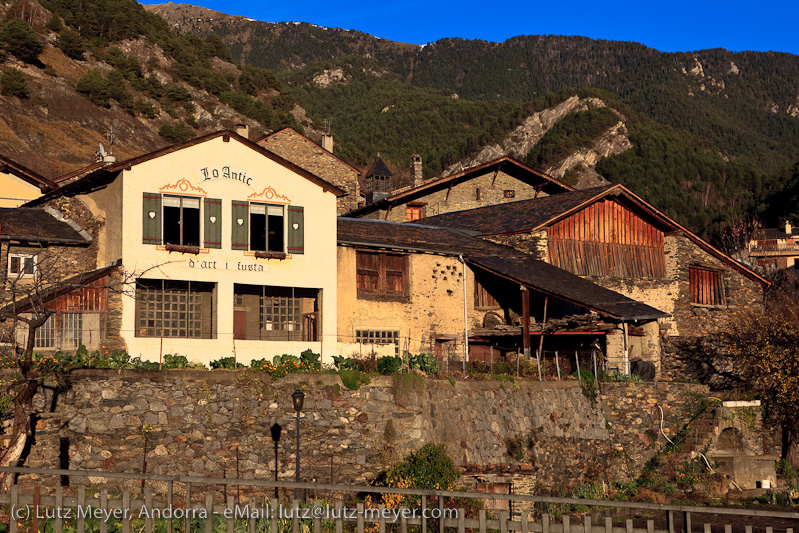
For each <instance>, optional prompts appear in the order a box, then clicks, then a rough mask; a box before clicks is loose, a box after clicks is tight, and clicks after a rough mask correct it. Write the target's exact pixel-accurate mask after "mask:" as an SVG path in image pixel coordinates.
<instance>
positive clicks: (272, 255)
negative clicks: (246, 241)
mask: <svg viewBox="0 0 799 533" xmlns="http://www.w3.org/2000/svg"><path fill="white" fill-rule="evenodd" d="M255 258H256V259H281V260H282V259H285V258H286V253H285V252H262V251H260V250H259V251H257V252H255Z"/></svg>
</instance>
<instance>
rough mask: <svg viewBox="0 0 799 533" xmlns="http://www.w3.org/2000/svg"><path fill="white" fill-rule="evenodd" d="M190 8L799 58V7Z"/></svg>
mask: <svg viewBox="0 0 799 533" xmlns="http://www.w3.org/2000/svg"><path fill="white" fill-rule="evenodd" d="M173 1H176V2H180V1H181V0H173ZM183 1H184V2H185V3H195V5H202V6H204V7H208V8H210V9H215V10H218V11H221V12H223V13H228V14H231V15H242V16H247V17H250V18H254V19H257V20H264V21H268V22H280V21H301V22H310V23H312V24H318V25H320V26H327V27H337V28H344V29H355V30H360V31H363V32H366V33H369V34H371V35H374V36H376V37H382V38H384V39H390V40H393V41H401V42H407V43H413V44H425V43H428V42H433V41H436V40H438V39H441V38H443V37H463V38H466V39H483V40H487V41H504V40H505V39H508V38H509V37H513V36H514V35H526V34H534V35H542V34H543V35H584V36H587V37H592V38H595V39H609V40H618V41H635V42H640V43H643V44H645V45H647V46H650V47H652V48H656V49H658V50H661V51H692V50H701V49H705V48H726V49H728V50H733V51H741V50H760V51H767V50H775V51H779V52H790V53H793V54H799V37H797V32H796V29H795V23H796V20H797V15H799V2H797V1H796V0H793V1H790V2H789V1H784V0H783V1H775V0H764V1H759V2H751V1H749V2H743V1H739V0H729V1H726V2H721V1H718V0H712V1H702V0H695V1H693V2H687V1H684V0H679V1H677V0H659V1H658V0H655V1H647V0H638V1H636V2H632V1H628V0H624V1H613V0H611V1H607V0H604V1H602V0H593V1H591V2H589V1H587V0H572V1H569V2H564V1H553V0H548V1H546V2H540V1H538V0H527V1H524V0H506V1H505V2H500V3H496V4H495V3H493V2H490V1H489V2H485V1H482V2H477V1H475V0H463V1H460V2H455V1H452V2H440V1H437V0H430V1H425V0H407V1H403V0H400V1H396V0H395V1H387V2H380V1H371V2H363V1H361V0H337V1H333V0H324V1H323V0H301V1H291V0H289V1H286V0H259V1H253V0H224V1H223V0H196V2H192V1H191V0H189V1H186V0H183ZM145 3H160V2H158V1H148V2H145Z"/></svg>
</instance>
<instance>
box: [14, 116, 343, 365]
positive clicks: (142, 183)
mask: <svg viewBox="0 0 799 533" xmlns="http://www.w3.org/2000/svg"><path fill="white" fill-rule="evenodd" d="M345 194H346V193H345V191H343V190H342V189H340V188H338V187H336V186H335V185H333V184H331V183H328V182H327V181H325V180H323V179H321V178H320V177H318V176H317V175H315V174H313V173H311V172H309V171H307V170H305V169H303V168H301V167H299V166H298V165H296V164H294V163H292V162H289V161H288V160H286V159H284V158H282V157H280V156H278V155H276V154H274V153H273V152H271V151H269V150H266V149H264V148H263V147H261V146H259V145H257V144H255V143H253V142H251V141H249V140H248V139H246V138H245V137H242V136H240V135H238V134H236V133H234V132H232V131H227V130H225V131H219V132H216V133H212V134H209V135H205V136H203V137H199V138H197V139H194V140H191V141H188V142H185V143H180V144H176V145H172V146H169V147H167V148H164V149H161V150H157V151H154V152H151V153H148V154H144V155H142V156H139V157H135V158H132V159H128V160H126V161H120V162H115V163H111V164H107V165H105V166H103V167H102V168H99V169H97V170H95V171H93V172H90V173H88V174H86V175H85V176H83V177H81V178H79V179H77V180H75V181H73V182H71V183H69V184H67V185H65V186H63V187H62V188H60V189H58V190H57V191H54V192H52V193H49V194H47V195H45V196H43V197H41V198H39V199H37V200H35V201H33V202H31V203H30V204H29V205H30V206H36V205H47V206H50V207H52V208H53V209H56V210H59V211H61V212H69V213H73V214H72V217H73V218H75V219H76V220H77V221H78V222H79V223H80V224H81V225H91V224H96V226H97V228H98V229H97V234H96V236H95V238H94V241H95V246H96V258H95V264H94V265H92V269H93V268H97V266H99V265H105V264H107V263H109V262H116V261H119V263H120V265H121V269H122V270H124V272H125V274H126V276H129V277H133V278H135V279H134V282H135V283H134V284H133V285H134V290H133V291H132V294H131V295H132V296H133V297H132V298H127V297H124V298H123V297H122V296H120V295H118V294H116V295H113V298H110V301H109V307H110V308H111V310H113V311H114V312H116V313H118V316H119V321H118V322H117V323H115V324H114V326H113V329H112V327H111V325H110V324H109V326H108V328H107V330H106V332H105V334H106V335H108V336H118V337H119V339H120V341H121V342H120V343H119V347H124V348H126V349H127V350H128V352H129V353H130V354H131V355H132V356H141V357H142V358H144V359H150V360H153V359H155V358H156V357H158V355H157V354H161V355H163V354H168V353H181V354H184V355H186V356H187V357H189V359H191V360H196V361H200V362H203V363H206V364H207V363H208V362H210V361H211V360H215V359H219V358H221V357H228V356H235V357H237V358H238V359H239V360H240V361H244V362H245V363H249V361H250V360H251V359H254V358H257V359H260V358H263V357H270V358H271V357H272V356H274V355H279V354H282V353H290V354H295V355H298V354H299V353H300V352H301V351H303V350H305V349H308V348H310V349H312V350H313V351H314V352H317V353H322V354H323V356H325V357H326V358H329V357H330V356H331V355H333V353H334V350H335V344H336V343H335V339H336V337H335V336H336V274H335V272H336V265H335V260H336V250H335V247H336V240H335V239H336V237H335V231H336V230H335V220H336V211H337V205H336V202H337V199H338V198H340V197H342V196H344V195H345ZM306 227H307V228H308V230H307V231H306Z"/></svg>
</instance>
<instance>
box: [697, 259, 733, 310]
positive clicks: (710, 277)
mask: <svg viewBox="0 0 799 533" xmlns="http://www.w3.org/2000/svg"><path fill="white" fill-rule="evenodd" d="M688 270H689V272H690V278H691V280H690V281H691V303H692V304H694V305H707V306H714V307H720V306H724V305H727V303H726V298H725V295H724V273H723V272H722V271H720V270H714V269H710V268H702V267H690V268H689V269H688Z"/></svg>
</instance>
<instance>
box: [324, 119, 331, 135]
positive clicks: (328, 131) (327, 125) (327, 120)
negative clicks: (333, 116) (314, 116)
mask: <svg viewBox="0 0 799 533" xmlns="http://www.w3.org/2000/svg"><path fill="white" fill-rule="evenodd" d="M330 122H331V120H330V119H329V118H326V119H325V120H324V124H325V132H326V133H327V134H328V135H330Z"/></svg>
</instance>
